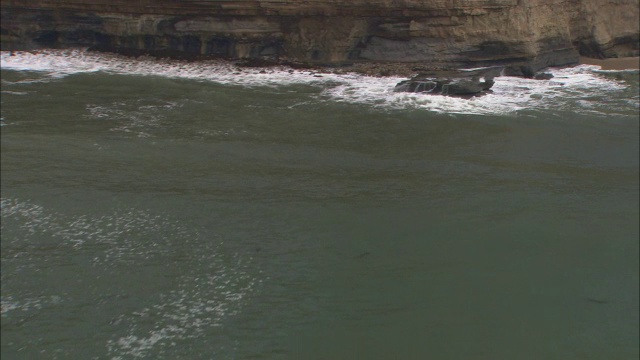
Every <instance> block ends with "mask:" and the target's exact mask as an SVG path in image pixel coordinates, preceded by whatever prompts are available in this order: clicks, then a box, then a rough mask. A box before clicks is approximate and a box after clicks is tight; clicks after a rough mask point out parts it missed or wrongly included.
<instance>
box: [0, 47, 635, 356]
mask: <svg viewBox="0 0 640 360" xmlns="http://www.w3.org/2000/svg"><path fill="white" fill-rule="evenodd" d="M551 72H552V73H553V74H554V75H555V77H554V78H553V79H552V80H549V81H546V80H528V79H519V78H510V77H499V78H497V79H496V80H497V81H496V85H495V86H494V88H493V90H494V91H493V92H492V93H491V94H488V95H485V96H482V97H477V98H472V99H459V98H450V97H443V96H433V95H425V94H402V93H394V92H393V91H392V89H393V85H394V84H395V83H397V82H398V81H400V80H401V79H400V78H393V77H388V78H373V77H365V76H361V75H355V74H325V73H317V72H314V71H300V70H293V69H287V68H269V69H260V68H251V69H247V68H245V69H239V68H236V67H235V66H233V64H228V63H223V62H202V63H186V62H178V61H157V60H149V59H138V60H135V59H127V58H120V57H117V56H110V55H99V54H93V53H86V52H84V51H79V50H74V51H48V52H42V53H38V54H31V53H15V54H14V55H13V56H11V55H10V54H9V53H5V52H3V53H2V85H1V91H2V97H1V101H2V104H1V105H2V106H1V121H2V122H1V125H2V127H0V131H1V136H2V137H1V161H2V163H1V165H2V177H1V186H2V187H1V215H2V222H1V226H2V227H1V231H2V233H1V235H2V238H1V246H2V248H1V250H2V253H1V261H2V263H1V265H2V269H1V281H2V297H1V301H2V317H1V321H2V337H1V342H2V343H1V345H2V347H1V355H2V358H3V359H5V358H7V359H38V358H42V359H55V358H57V359H93V358H95V359H426V358H428V359H559V360H560V359H563V360H565V359H637V358H638V356H639V355H640V354H639V342H638V337H639V334H638V326H639V310H638V309H639V300H638V297H639V295H638V292H639V289H638V282H639V276H638V267H639V260H638V259H639V253H638V238H639V236H640V234H639V220H638V217H639V196H640V194H639V163H638V162H639V155H638V152H639V125H638V124H639V119H638V106H639V97H638V72H637V71H622V72H620V71H617V72H611V71H601V70H599V69H598V68H597V67H594V66H579V67H574V68H568V69H552V70H551Z"/></svg>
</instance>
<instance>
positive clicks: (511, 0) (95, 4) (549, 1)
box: [0, 0, 639, 76]
mask: <svg viewBox="0 0 640 360" xmlns="http://www.w3.org/2000/svg"><path fill="white" fill-rule="evenodd" d="M0 4H1V6H2V9H1V10H2V22H1V27H2V29H1V35H2V38H1V45H2V49H3V50H19V49H37V48H42V47H69V46H88V47H92V48H94V49H97V50H104V51H114V52H118V53H124V54H132V55H137V54H151V55H158V56H180V57H187V58H200V57H222V58H235V59H257V60H269V61H280V62H282V61H285V62H286V61H288V62H297V63H305V64H312V65H333V66H336V65H338V66H340V65H347V64H355V65H359V64H371V63H374V64H404V65H406V64H417V65H419V66H420V67H422V68H425V69H452V68H465V67H479V66H494V65H506V66H507V69H506V71H507V72H508V73H509V74H512V75H524V76H532V75H533V74H534V73H535V72H537V71H538V70H539V69H541V68H544V67H547V66H561V65H569V64H575V63H577V61H578V54H579V53H580V54H583V55H587V56H592V57H618V56H636V55H638V52H639V47H638V39H639V36H638V34H639V31H638V28H639V25H638V16H639V11H638V7H639V6H638V0H527V1H523V0H431V1H424V0H348V1H347V0H308V1H304V2H302V1H293V0H252V1H233V0H181V1H175V0H136V1H130V0H94V1H86V0H55V1H54V0H2V2H1V3H0ZM391 71H393V66H391Z"/></svg>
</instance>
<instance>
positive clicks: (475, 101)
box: [1, 49, 638, 114]
mask: <svg viewBox="0 0 640 360" xmlns="http://www.w3.org/2000/svg"><path fill="white" fill-rule="evenodd" d="M1 60H2V62H1V64H2V67H3V68H4V69H12V70H22V71H37V72H41V73H44V74H47V76H49V77H50V78H51V79H56V78H60V77H64V76H67V75H70V74H77V73H90V72H104V73H113V74H125V75H152V76H163V77H169V78H182V79H192V80H198V81H210V82H215V83H219V84H227V85H238V86H246V87H260V86H286V85H292V84H306V85H310V86H317V87H320V89H321V93H320V95H319V97H318V100H319V101H337V102H346V103H355V104H363V105H368V106H373V107H378V108H383V109H424V110H428V111H434V112H440V113H458V114H509V113H514V112H518V111H521V110H538V109H553V110H571V111H585V112H586V113H594V112H596V113H597V112H598V107H599V106H605V105H606V106H611V101H610V99H609V104H604V103H602V104H598V103H597V101H596V102H594V101H595V100H597V98H598V97H600V96H602V95H605V94H606V95H611V94H612V93H619V92H621V91H624V89H625V88H626V87H627V85H625V84H624V82H623V81H620V80H616V79H612V78H610V77H607V76H605V75H604V74H602V71H601V70H600V67H599V66H595V65H581V66H576V67H572V68H564V69H550V70H548V72H550V73H552V74H553V75H554V78H553V79H551V80H533V79H524V78H516V77H506V76H503V77H497V78H496V79H495V81H496V83H495V85H494V86H493V88H492V92H491V93H489V94H487V95H484V96H480V97H474V98H471V99H463V98H456V97H448V96H441V95H431V94H424V93H423V94H416V93H397V92H394V91H393V88H394V86H395V84H397V83H398V82H399V81H401V80H404V78H401V77H394V76H390V77H373V76H365V75H360V74H354V73H347V74H334V73H319V72H318V71H314V70H296V69H291V68H288V67H284V66H276V67H268V68H238V67H237V66H235V65H234V64H233V63H231V62H228V61H222V60H216V61H200V62H185V61H177V60H164V59H160V60H159V59H152V58H138V59H133V58H128V57H123V56H119V55H113V54H101V53H94V52H87V51H84V50H77V49H75V50H43V51H39V52H37V53H32V52H15V53H13V55H12V54H10V53H9V52H6V51H5V52H2V54H1ZM609 98H610V96H609ZM627 100H628V99H626V100H625V101H621V102H620V106H627V107H629V106H631V107H634V106H635V107H636V108H637V105H638V99H637V98H636V99H634V101H632V103H629V102H628V101H627ZM591 102H594V103H593V104H592V103H591ZM585 104H587V106H585ZM576 109H577V110H576Z"/></svg>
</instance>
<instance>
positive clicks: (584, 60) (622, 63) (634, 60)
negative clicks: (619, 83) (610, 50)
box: [580, 56, 640, 70]
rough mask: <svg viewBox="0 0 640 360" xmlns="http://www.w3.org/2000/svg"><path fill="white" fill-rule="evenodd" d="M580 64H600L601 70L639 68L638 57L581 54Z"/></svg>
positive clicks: (639, 59)
mask: <svg viewBox="0 0 640 360" xmlns="http://www.w3.org/2000/svg"><path fill="white" fill-rule="evenodd" d="M580 64H582V65H597V66H600V67H601V68H602V70H638V69H640V57H638V56H635V57H623V58H608V59H594V58H589V57H586V56H581V57H580Z"/></svg>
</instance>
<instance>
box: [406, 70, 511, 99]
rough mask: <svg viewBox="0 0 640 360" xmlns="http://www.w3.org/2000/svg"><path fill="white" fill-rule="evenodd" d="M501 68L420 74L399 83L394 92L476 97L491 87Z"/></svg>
mask: <svg viewBox="0 0 640 360" xmlns="http://www.w3.org/2000/svg"><path fill="white" fill-rule="evenodd" d="M501 71H502V67H489V68H480V69H469V70H458V71H438V72H431V73H425V74H420V75H417V76H414V77H413V78H411V79H409V80H404V81H401V82H399V83H398V84H397V85H396V87H395V89H394V91H396V92H416V93H430V94H440V95H451V96H467V95H477V94H480V93H482V92H486V91H488V90H489V89H491V87H492V86H493V84H494V83H495V82H494V80H493V79H494V78H495V77H496V76H499V75H500V73H501Z"/></svg>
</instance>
